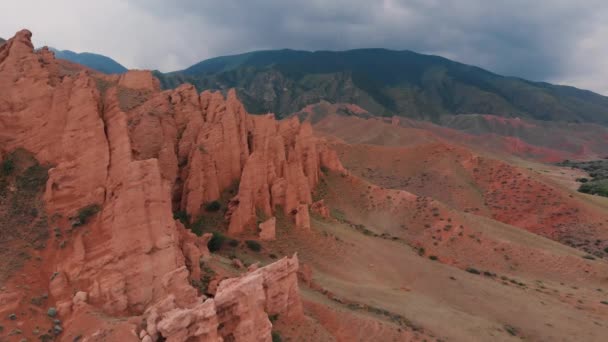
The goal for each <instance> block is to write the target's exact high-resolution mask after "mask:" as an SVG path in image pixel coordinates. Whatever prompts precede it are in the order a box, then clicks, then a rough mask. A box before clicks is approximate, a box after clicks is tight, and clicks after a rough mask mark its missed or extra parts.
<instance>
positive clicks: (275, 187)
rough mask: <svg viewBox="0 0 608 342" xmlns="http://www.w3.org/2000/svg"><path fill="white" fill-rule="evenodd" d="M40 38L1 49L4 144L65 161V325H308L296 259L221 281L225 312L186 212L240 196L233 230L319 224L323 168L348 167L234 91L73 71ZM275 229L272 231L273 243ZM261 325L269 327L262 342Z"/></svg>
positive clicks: (53, 287) (239, 333)
mask: <svg viewBox="0 0 608 342" xmlns="http://www.w3.org/2000/svg"><path fill="white" fill-rule="evenodd" d="M31 36H32V35H31V33H30V32H29V31H27V30H23V31H20V32H19V33H17V35H16V36H15V37H14V38H13V39H10V40H9V41H7V43H6V44H4V45H2V46H0V147H1V149H2V150H3V151H12V150H14V149H16V148H23V149H26V150H28V151H30V152H31V153H33V154H34V155H35V157H36V159H37V160H38V161H40V162H41V163H43V164H50V165H53V167H52V168H51V169H50V170H49V178H48V182H47V184H46V191H45V195H44V200H45V207H46V211H47V213H48V216H49V217H52V218H53V220H54V221H53V222H54V224H55V225H57V227H58V229H60V230H62V231H64V232H65V231H68V230H69V231H70V235H69V240H68V241H66V242H67V243H66V244H65V245H63V247H61V248H58V249H56V250H55V248H54V247H49V248H48V252H45V253H47V254H45V260H44V262H45V265H46V266H45V267H44V269H41V270H40V272H43V273H46V274H45V275H44V277H48V278H46V279H50V281H49V284H48V291H49V292H50V300H52V301H53V302H55V303H56V306H57V309H58V311H59V313H60V315H61V316H62V318H63V319H65V321H66V322H67V323H66V324H67V326H66V328H68V327H69V326H70V324H71V326H83V327H84V326H88V325H87V324H88V323H86V322H96V323H95V324H97V325H103V326H106V323H107V322H106V321H104V322H106V323H101V321H103V319H102V318H100V317H105V315H108V317H111V316H117V317H118V316H120V317H131V316H134V317H137V316H138V315H142V314H144V313H145V314H146V317H147V318H148V320H149V323H148V327H149V329H148V330H147V332H146V334H145V336H142V337H141V338H142V339H144V338H146V336H147V337H148V338H149V339H152V340H154V339H155V338H156V337H158V336H161V335H162V336H164V337H167V338H168V340H175V341H178V340H183V338H184V336H196V337H198V338H201V339H211V340H213V339H215V338H216V335H217V336H222V337H226V336H232V337H230V338H235V339H237V340H239V339H240V340H252V339H253V340H267V338H268V336H269V330H268V329H267V328H268V327H269V323H268V322H267V321H268V318H267V315H268V314H275V313H281V314H282V315H283V314H285V317H297V316H299V315H301V305H300V304H299V298H298V297H297V281H296V276H295V272H296V270H297V259H296V258H292V259H285V260H284V261H281V262H279V263H277V264H276V265H275V266H268V267H264V268H260V269H257V270H255V271H252V272H251V273H249V274H247V275H246V276H244V277H242V278H239V279H238V280H231V281H223V282H221V283H220V284H219V286H218V289H217V292H216V297H215V299H213V305H212V304H209V303H210V299H207V300H205V298H204V297H199V296H198V294H197V291H196V290H195V289H194V288H193V287H192V286H191V285H190V282H191V281H197V280H200V278H201V269H200V261H201V259H202V260H205V259H207V258H209V251H208V250H207V247H206V245H207V242H208V241H209V239H210V237H211V236H210V235H206V236H203V237H198V236H196V235H194V234H192V233H191V232H189V231H188V230H186V229H185V228H184V226H183V225H182V224H181V223H180V222H178V221H176V220H174V219H173V213H174V212H176V211H184V212H185V213H187V214H188V215H189V216H190V217H191V218H196V217H198V216H199V215H200V214H201V213H202V209H201V208H202V207H204V205H205V204H206V203H208V202H212V201H215V200H218V199H220V197H221V196H222V195H223V194H226V193H227V192H229V191H233V193H232V194H231V195H230V201H229V203H228V207H229V210H228V211H227V213H226V220H228V222H229V224H228V233H229V234H234V235H236V234H249V235H255V234H257V227H256V222H257V221H258V219H259V217H261V216H263V217H272V216H273V215H274V214H275V213H276V212H277V211H278V210H282V211H283V212H284V213H285V214H287V215H288V216H289V215H291V217H292V219H293V220H294V222H296V225H297V226H298V227H302V228H308V227H310V221H309V217H308V206H309V205H310V204H311V203H312V198H311V191H312V189H313V188H314V187H315V186H316V184H317V182H318V181H319V172H320V168H321V167H324V168H328V169H332V170H336V171H343V168H342V166H341V165H340V162H339V161H338V159H337V156H336V154H335V153H334V152H332V151H331V150H330V149H328V147H327V146H326V144H325V143H324V142H323V141H321V140H319V139H317V138H315V137H314V136H313V134H312V129H311V127H310V125H309V124H300V123H299V121H298V120H297V119H292V120H286V121H276V120H275V119H274V117H273V115H262V116H252V115H249V114H248V113H247V112H246V111H245V110H244V108H243V106H242V104H241V103H240V102H239V101H238V99H237V98H236V94H235V92H234V91H230V92H228V94H227V96H226V97H224V96H223V95H222V94H220V93H211V92H203V93H202V94H198V93H197V92H196V90H195V89H194V87H192V86H189V85H183V86H181V87H179V88H178V89H175V90H170V91H165V92H160V91H159V87H158V81H157V80H156V79H155V78H154V77H152V74H151V73H150V72H147V71H131V72H127V73H125V74H123V75H111V76H108V75H101V74H96V73H95V72H93V71H91V70H87V69H84V68H80V67H78V66H77V65H67V66H66V64H65V63H63V62H59V61H57V60H55V59H54V56H53V53H52V52H51V51H49V50H48V49H41V50H38V51H34V49H33V44H32V42H31ZM2 153H4V152H2ZM273 226H274V224H272V222H271V221H267V222H265V223H263V227H264V228H263V229H262V231H263V237H262V238H263V239H271V238H273V237H274V231H273V229H271V228H272V227H273ZM76 290H77V291H76ZM16 291H17V292H18V290H16ZM74 293H76V295H74ZM11 298H12V297H11ZM15 298H16V297H15ZM154 310H156V311H154ZM0 311H2V310H0ZM154 312H156V314H155V313H154ZM155 315H156V316H155ZM85 319H87V321H86V322H85V321H83V320H85ZM251 320H253V321H251ZM215 322H217V325H218V327H219V326H221V327H222V328H213V326H214V324H216V323H215ZM251 322H254V323H253V324H254V325H255V327H256V329H258V328H263V329H262V331H261V332H260V333H259V334H258V335H255V336H254V335H251V333H252V332H251V324H252V323H251ZM108 324H110V323H108ZM129 324H131V323H129ZM112 329H113V328H111V327H109V328H108V331H110V330H112ZM67 330H69V329H66V331H67ZM266 330H268V331H266ZM116 331H120V334H121V335H120V336H123V335H124V336H131V335H133V336H136V335H134V334H131V331H132V329H131V328H125V329H122V330H121V329H119V330H116ZM264 331H265V332H264ZM99 336H101V337H100V338H105V337H104V336H106V335H103V334H101V335H99ZM117 336H118V335H117ZM170 336H173V337H172V339H170V338H169V337H170ZM252 336H254V337H252ZM136 337H137V336H136ZM121 338H122V337H121ZM217 338H219V337H217ZM250 338H251V339H250ZM92 340H95V338H92Z"/></svg>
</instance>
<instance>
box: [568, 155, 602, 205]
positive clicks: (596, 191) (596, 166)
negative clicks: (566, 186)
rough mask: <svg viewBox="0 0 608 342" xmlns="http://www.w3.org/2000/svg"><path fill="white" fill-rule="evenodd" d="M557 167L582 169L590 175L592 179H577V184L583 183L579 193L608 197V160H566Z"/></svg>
mask: <svg viewBox="0 0 608 342" xmlns="http://www.w3.org/2000/svg"><path fill="white" fill-rule="evenodd" d="M557 165H559V166H565V167H571V168H573V169H580V170H583V171H585V172H587V173H589V176H590V177H591V179H588V178H586V177H582V178H577V179H576V181H577V182H580V183H581V185H580V187H579V188H578V191H580V192H582V193H586V194H590V195H598V196H603V197H608V159H600V160H592V161H584V162H576V161H571V160H565V161H563V162H561V163H558V164H557Z"/></svg>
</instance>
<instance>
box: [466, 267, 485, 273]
mask: <svg viewBox="0 0 608 342" xmlns="http://www.w3.org/2000/svg"><path fill="white" fill-rule="evenodd" d="M465 271H467V272H469V273H472V274H481V272H479V270H477V269H475V268H473V267H467V269H466V270H465Z"/></svg>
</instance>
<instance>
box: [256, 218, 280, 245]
mask: <svg viewBox="0 0 608 342" xmlns="http://www.w3.org/2000/svg"><path fill="white" fill-rule="evenodd" d="M276 224H277V219H276V217H274V216H273V217H271V218H269V219H268V220H266V221H264V222H262V223H260V225H259V228H260V240H262V241H270V240H274V239H275V237H276Z"/></svg>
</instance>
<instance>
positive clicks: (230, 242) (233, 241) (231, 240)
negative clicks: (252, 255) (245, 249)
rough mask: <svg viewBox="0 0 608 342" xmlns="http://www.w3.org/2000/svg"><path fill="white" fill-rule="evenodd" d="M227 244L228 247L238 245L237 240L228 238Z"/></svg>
mask: <svg viewBox="0 0 608 342" xmlns="http://www.w3.org/2000/svg"><path fill="white" fill-rule="evenodd" d="M228 245H230V247H238V245H239V240H235V239H230V241H228Z"/></svg>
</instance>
